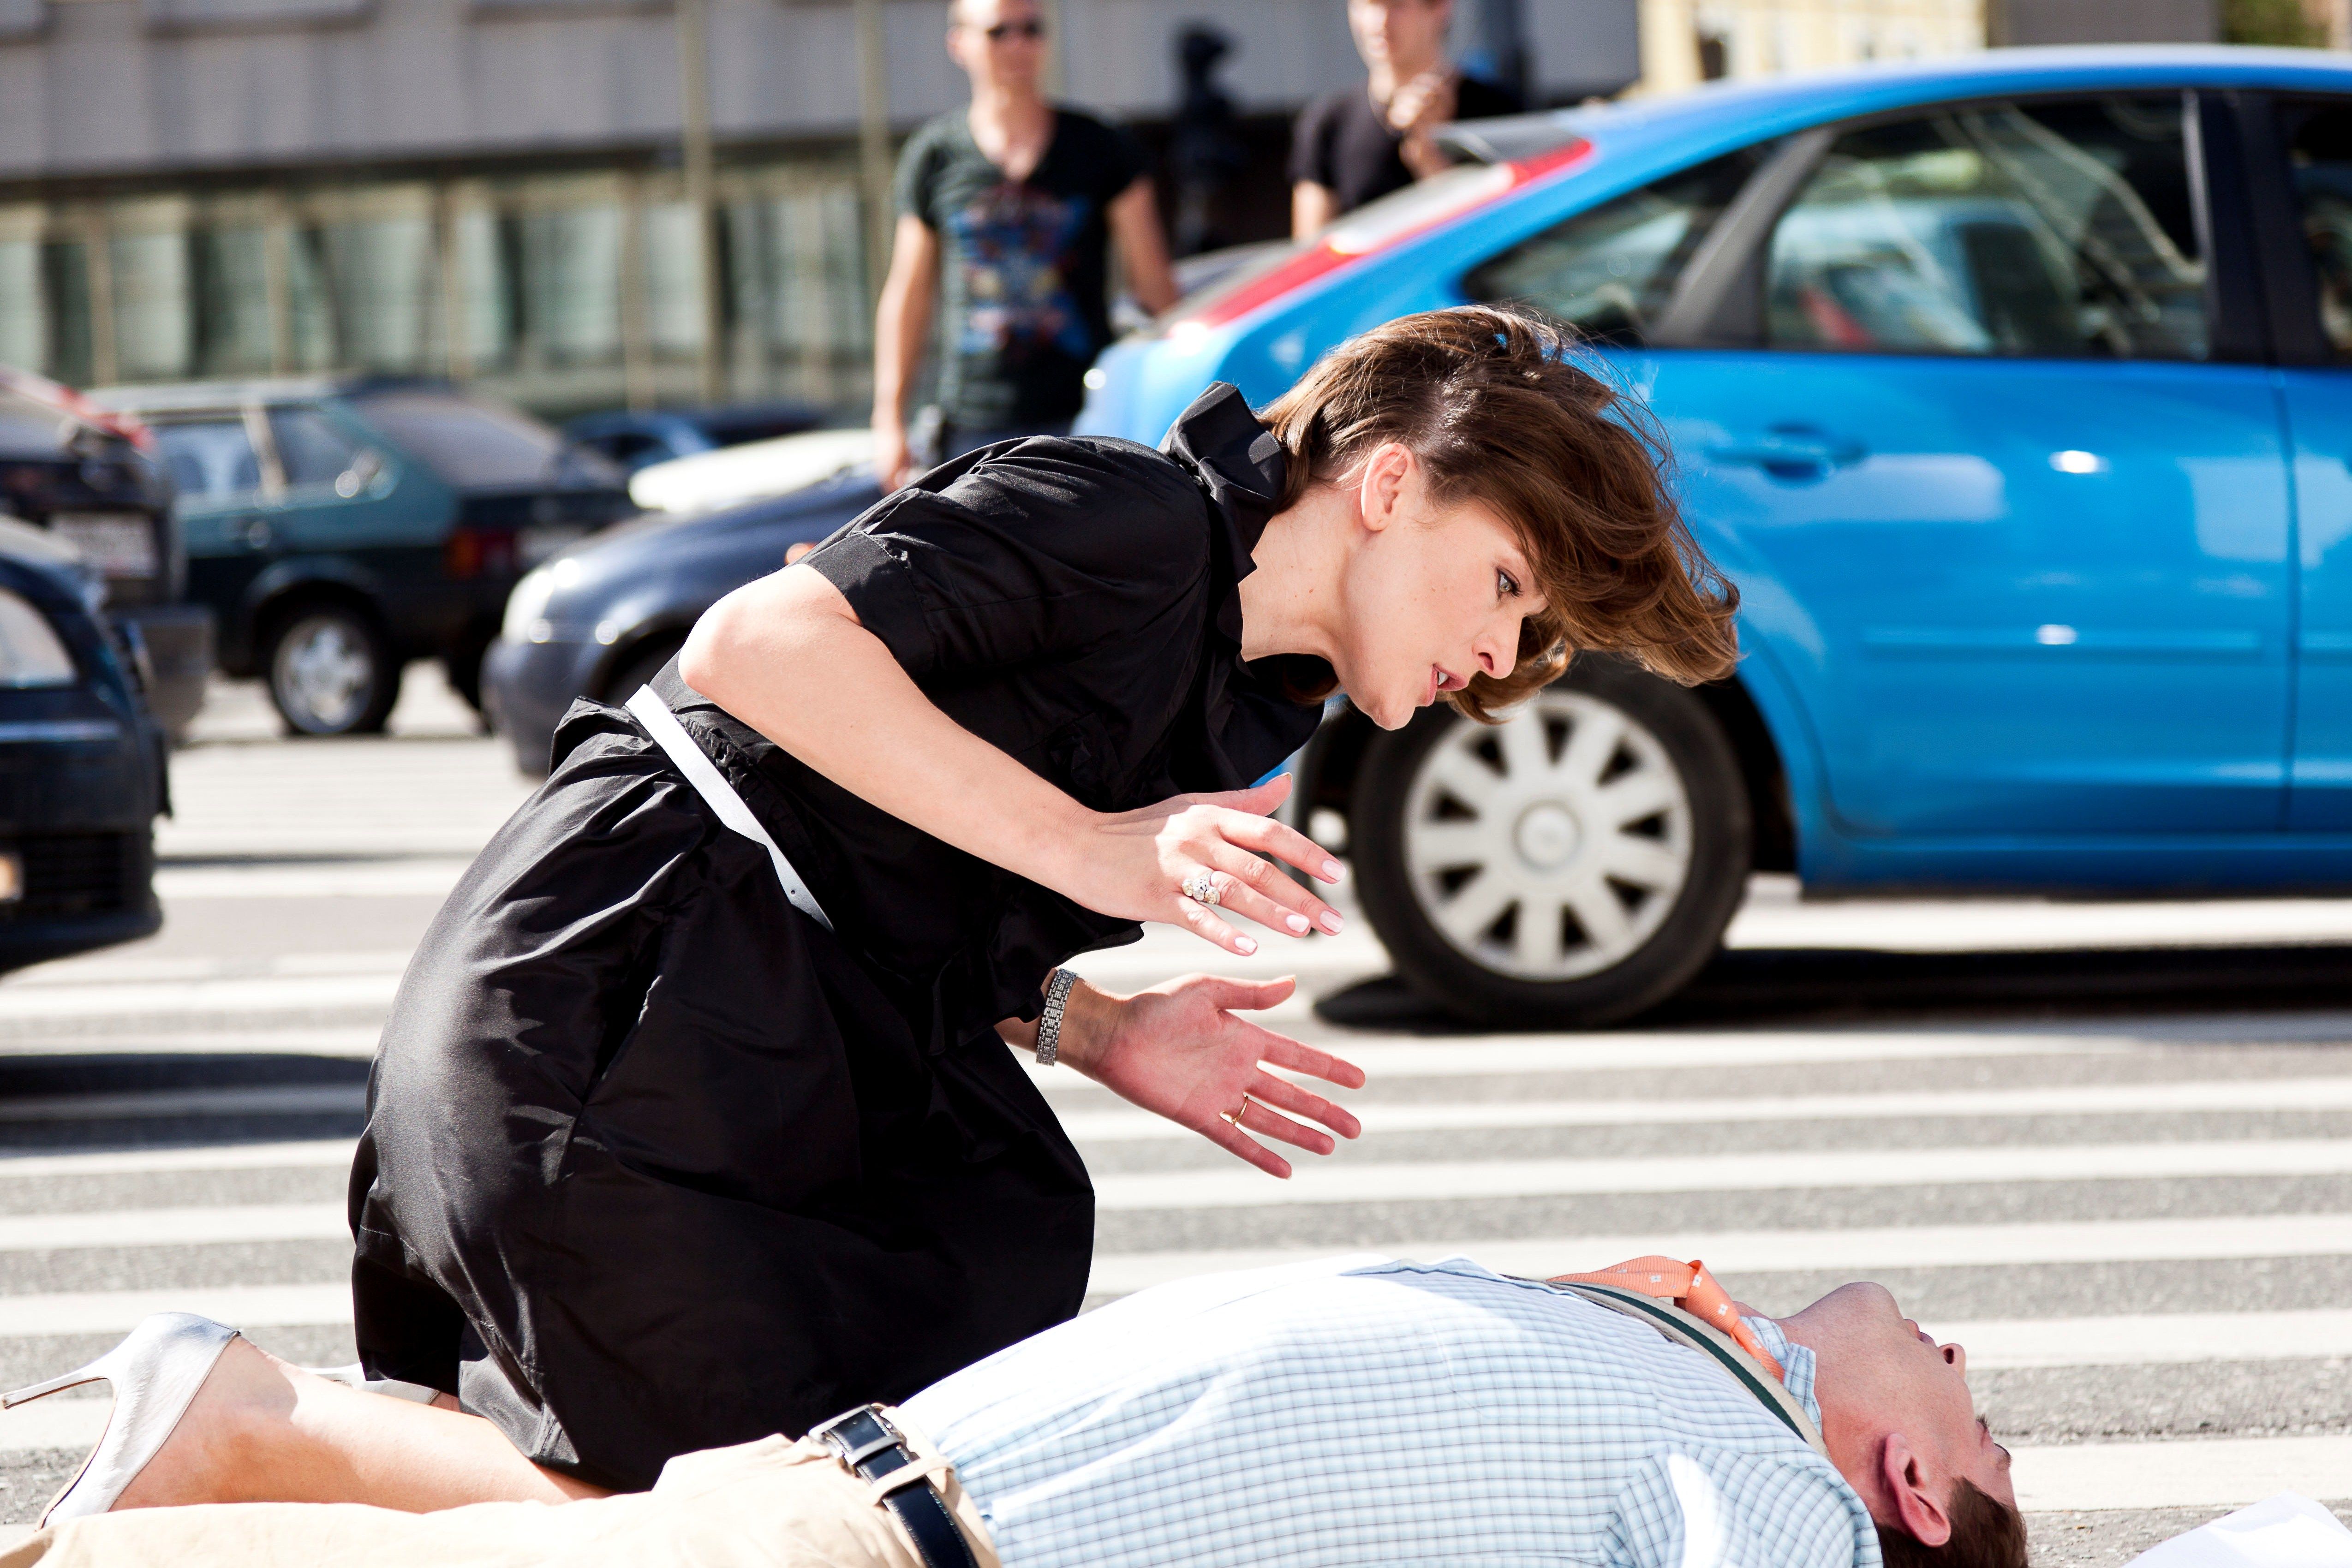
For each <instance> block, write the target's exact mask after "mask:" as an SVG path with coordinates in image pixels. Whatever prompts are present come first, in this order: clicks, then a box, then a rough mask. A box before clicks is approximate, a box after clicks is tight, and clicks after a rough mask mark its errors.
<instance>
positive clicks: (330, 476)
mask: <svg viewBox="0 0 2352 1568" xmlns="http://www.w3.org/2000/svg"><path fill="white" fill-rule="evenodd" d="M269 435H270V439H271V440H273V441H275V442H276V443H277V444H278V465H279V466H280V467H282V468H284V469H285V471H286V483H287V484H288V485H289V486H293V487H298V488H299V487H300V486H306V485H310V486H327V487H330V488H331V489H333V490H334V491H335V493H336V494H337V495H340V496H344V497H351V496H356V495H358V494H359V493H360V489H361V486H363V485H365V484H366V483H367V479H368V477H369V476H370V473H372V471H373V462H372V461H371V460H370V455H369V454H368V452H367V449H366V447H365V446H364V444H362V443H361V442H359V441H358V440H356V439H354V438H353V437H352V436H350V435H347V434H344V433H343V431H342V429H341V426H339V425H337V424H336V423H334V422H333V421H332V420H331V419H329V418H328V417H327V416H326V415H325V414H324V413H320V411H319V410H317V409H315V408H273V409H271V410H270V411H269Z"/></svg>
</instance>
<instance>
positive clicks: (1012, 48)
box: [948, 0, 1045, 93]
mask: <svg viewBox="0 0 2352 1568" xmlns="http://www.w3.org/2000/svg"><path fill="white" fill-rule="evenodd" d="M948 55H949V57H950V58H952V59H953V60H954V61H955V63H956V64H958V65H960V66H961V67H962V68H963V71H964V75H966V76H968V77H970V78H971V89H972V91H974V92H975V93H981V92H988V91H997V92H1012V93H1032V92H1034V91H1036V90H1037V77H1038V73H1039V72H1040V71H1042V70H1043V69H1044V68H1045V13H1044V12H1043V11H1042V10H1040V9H1039V8H1038V5H1037V0H950V5H949V6H948Z"/></svg>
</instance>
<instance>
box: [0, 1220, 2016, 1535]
mask: <svg viewBox="0 0 2352 1568" xmlns="http://www.w3.org/2000/svg"><path fill="white" fill-rule="evenodd" d="M1967 1370H1968V1363H1967V1358H1966V1356H1965V1355H1964V1354H1962V1352H1961V1350H1960V1347H1959V1346H1958V1345H1937V1344H1936V1343H1934V1342H1933V1341H1932V1340H1930V1339H1928V1338H1927V1336H1926V1335H1925V1334H1923V1333H1920V1332H1919V1329H1918V1325H1917V1324H1916V1323H1914V1322H1910V1321H1908V1320H1907V1319H1906V1318H1905V1317H1904V1316H1903V1315H1902V1313H1901V1312H1899V1311H1898V1310H1897V1309H1896V1307H1895V1300H1894V1298H1893V1297H1892V1296H1891V1295H1889V1294H1888V1293H1887V1292H1886V1291H1885V1290H1883V1289H1882V1288H1880V1287H1879V1286H1876V1285H1869V1284H1854V1285H1847V1286H1845V1287H1843V1288H1842V1289H1840V1290H1837V1291H1832V1292H1831V1293H1830V1294H1828V1295H1826V1296H1824V1297H1822V1299H1821V1300H1820V1301H1815V1302H1814V1303H1813V1304H1812V1305H1811V1306H1810V1307H1807V1308H1806V1309H1804V1311H1802V1312H1798V1313H1797V1314H1795V1315H1794V1316H1792V1317H1789V1318H1783V1319H1780V1320H1779V1321H1777V1322H1776V1321H1774V1320H1772V1319H1769V1318H1767V1317H1764V1316H1762V1315H1761V1314H1759V1313H1756V1312H1753V1311H1752V1310H1750V1309H1748V1308H1746V1307H1744V1306H1741V1305H1740V1304H1738V1303H1737V1302H1734V1301H1731V1300H1730V1299H1729V1298H1728V1297H1727V1296H1726V1295H1725V1294H1724V1293H1723V1291H1722V1290H1721V1288H1720V1287H1719V1286H1717V1284H1716V1283H1715V1281H1713V1280H1712V1279H1710V1278H1708V1277H1707V1275H1706V1272H1705V1270H1703V1269H1701V1268H1700V1267H1699V1266H1697V1265H1696V1264H1679V1263H1675V1262H1672V1261H1670V1260H1664V1259H1642V1260H1636V1261H1635V1262H1633V1263H1630V1264H1623V1265H1620V1266H1619V1267H1618V1268H1617V1269H1614V1270H1606V1271H1604V1272H1602V1273H1599V1274H1590V1275H1575V1276H1564V1277H1563V1278H1562V1279H1561V1280H1559V1281H1553V1282H1549V1283H1542V1282H1537V1281H1527V1280H1515V1279H1509V1278H1506V1277H1504V1276H1501V1275H1497V1274H1494V1273H1491V1272H1489V1271H1488V1270H1485V1269H1483V1268H1481V1267H1479V1266H1478V1265H1476V1264H1475V1263H1473V1262H1470V1261H1469V1260H1465V1259H1458V1258H1457V1259H1453V1260H1447V1261H1445V1262H1442V1263H1436V1264H1420V1263H1408V1262H1397V1261H1391V1260H1385V1259H1379V1258H1372V1257H1367V1256H1357V1257H1353V1258H1341V1259H1336V1260H1326V1261H1319V1262H1315V1263H1306V1264H1298V1265H1294V1266H1288V1267H1283V1268H1276V1269H1266V1270H1254V1271H1250V1272H1246V1273H1235V1274H1221V1275H1212V1276H1206V1277H1202V1278H1199V1279H1193V1280H1187V1281H1180V1282H1178V1283H1174V1284H1170V1285H1162V1286H1160V1287H1158V1288H1156V1289H1153V1290H1150V1291H1142V1292H1140V1293H1139V1294H1137V1295H1133V1296H1129V1297H1128V1298H1126V1299H1125V1300H1123V1301H1118V1302H1115V1303H1113V1304H1112V1305H1110V1306H1108V1307H1104V1308H1103V1309H1101V1310H1100V1311H1098V1312H1090V1313H1088V1314H1087V1315H1086V1316H1084V1317H1081V1318H1078V1319H1076V1320H1075V1321H1073V1322H1066V1323H1064V1324H1062V1325H1061V1326H1059V1327H1057V1328H1055V1329H1052V1330H1049V1331H1048V1332H1046V1333H1042V1334H1039V1335H1037V1336H1036V1337H1035V1338H1034V1339H1030V1340H1027V1341H1024V1343H1020V1344H1016V1345H1014V1346H1013V1347H1012V1348H1010V1349H1008V1350H1005V1351H1003V1352H1000V1353H999V1354H996V1355H993V1356H992V1357H990V1358H989V1359H987V1360H986V1361H983V1362H981V1363H980V1364H977V1365H975V1366H971V1367H969V1368H967V1369H965V1370H964V1371H962V1372H960V1373H958V1374H956V1375H953V1376H951V1377H949V1378H947V1379H945V1380H944V1381H942V1382H940V1383H938V1384H935V1385H932V1386H931V1387H929V1388H928V1389H926V1390H924V1391H923V1392H922V1393H921V1394H919V1395H917V1396H915V1397H914V1398H913V1399H912V1400H910V1401H908V1404H907V1406H905V1408H904V1410H903V1411H897V1410H885V1409H881V1408H880V1407H874V1408H872V1409H867V1410H861V1411H857V1412H853V1413H851V1415H850V1416H847V1417H845V1418H843V1420H842V1422H840V1423H838V1424H834V1425H832V1426H831V1427H830V1428H829V1430H830V1436H829V1437H827V1436H817V1437H811V1438H806V1439H803V1440H802V1441H801V1442H798V1443H793V1442H791V1441H788V1440H786V1439H785V1438H783V1437H772V1438H769V1439H766V1440H764V1441H761V1442H757V1443H750V1444H746V1445H743V1446H742V1447H740V1448H722V1449H715V1450H711V1451H709V1452H705V1453H699V1454H690V1455H687V1456H685V1457H683V1458H677V1459H674V1460H672V1461H671V1462H670V1464H669V1466H668V1468H667V1469H666V1470H665V1471H664V1472H663V1475H662V1478H661V1480H660V1482H659V1483H658V1484H657V1485H656V1488H655V1490H652V1491H651V1492H646V1493H638V1494H634V1495H621V1496H614V1497H609V1498H604V1499H600V1500H590V1501H580V1502H572V1503H566V1504H562V1505H557V1506H551V1505H548V1504H541V1503H484V1504H478V1505H476V1506H473V1507H470V1508H461V1509H453V1510H449V1511H445V1512H440V1513H432V1514H406V1513H397V1512H394V1511H388V1510H383V1509H373V1508H362V1507H357V1506H353V1505H348V1504H299V1503H297V1504H288V1503H243V1504H217V1505H211V1506H206V1507H200V1508H160V1509H146V1510H132V1511H118V1512H114V1513H110V1514H104V1515H101V1516H99V1517H96V1518H90V1519H82V1520H76V1521H70V1522H68V1523H66V1524H63V1525H60V1526H58V1527H56V1528H55V1529H52V1530H49V1531H43V1532H42V1533H41V1534H39V1535H37V1536H35V1537H33V1538H32V1539H31V1540H29V1541H27V1542H25V1543H24V1544H23V1545H22V1546H20V1547H18V1548H17V1549H16V1551H14V1552H6V1553H0V1568H28V1565H29V1564H33V1563H40V1564H42V1565H43V1568H85V1565H87V1568H128V1565H131V1564H141V1565H144V1564H149V1563H179V1564H201V1565H220V1568H226V1565H227V1564H231V1563H234V1564H237V1565H239V1568H249V1565H263V1564H287V1565H289V1568H290V1565H293V1564H300V1565H302V1568H311V1565H313V1564H333V1565H334V1568H373V1565H376V1564H384V1565H393V1564H398V1565H400V1568H410V1565H412V1564H420V1563H435V1564H441V1563H447V1564H500V1565H510V1564H514V1565H519V1564H526V1563H565V1564H572V1563H589V1564H607V1563H609V1564H615V1565H617V1564H622V1563H627V1564H630V1565H632V1568H641V1565H646V1564H678V1565H685V1564H697V1565H706V1564H730V1565H731V1564H738V1563H740V1564H752V1563H760V1564H772V1565H779V1568H922V1565H926V1564H928V1565H929V1568H999V1565H1000V1564H1003V1565H1004V1568H1118V1565H1122V1564H1135V1565H1138V1568H1141V1565H1145V1564H1150V1565H1151V1568H1165V1565H1168V1564H1192V1563H1200V1564H1207V1563H1233V1564H1256V1563H1265V1564H1277V1563H1279V1564H1284V1565H1286V1568H1289V1565H1315V1564H1333V1565H1338V1564H1369V1563H1417V1564H1426V1563H1471V1562H1476V1563H1536V1562H1551V1563H1610V1564H1628V1565H1643V1568H1646V1565H1655V1568H1670V1565H1683V1564H1739V1565H1741V1568H1810V1565H1816V1564H1817V1565H1820V1568H1847V1565H1854V1568H1872V1565H1874V1564H1877V1563H1881V1562H1884V1563H1885V1564H1886V1565H1887V1568H1907V1565H1909V1564H1949V1565H1951V1568H1963V1565H1966V1568H2024V1564H2025V1560H2026V1557H2025V1530H2024V1524H2023V1521H2022V1520H2021V1517H2020V1516H2019V1514H2018V1512H2017V1510H2016V1505H2015V1495H2014V1492H2013V1491H2012V1490H2011V1485H2010V1479H2009V1455H2008V1453H2007V1451H2006V1450H2004V1449H2002V1448H2000V1446H1999V1445H1997V1444H1995V1443H1994V1442H1993V1440H1992V1438H1991V1437H1990V1433H1989V1432H1988V1431H1987V1430H1986V1428H1985V1427H1984V1426H1983V1425H1982V1424H1981V1423H1980V1422H1979V1420H1978V1418H1977V1416H1976V1412H1975V1409H1974V1406H1973V1404H1972V1402H1971V1400H1970V1397H1969V1388H1968V1383H1967ZM287 1373H288V1375H289V1379H292V1380H294V1387H295V1393H296V1395H297V1397H296V1399H295V1400H294V1402H293V1403H294V1405H295V1406H297V1407H298V1408H299V1406H300V1405H301V1404H302V1403H303V1402H305V1401H310V1402H312V1403H313V1404H314V1405H315V1404H316V1403H317V1402H319V1401H322V1400H323V1401H337V1400H345V1401H347V1400H353V1399H357V1400H367V1399H374V1398H378V1397H380V1396H375V1395H371V1394H366V1393H362V1392H360V1391H358V1390H356V1389H350V1388H344V1387H342V1386H341V1385H335V1384H331V1383H327V1382H325V1381H324V1380H320V1379H316V1378H311V1377H310V1376H309V1375H306V1374H300V1373H298V1372H296V1371H294V1369H291V1368H289V1369H287ZM314 1384H315V1385H317V1386H316V1387H312V1386H310V1385H314ZM678 1396H679V1397H680V1398H692V1397H693V1391H692V1390H691V1389H681V1390H679V1391H678ZM827 1431H828V1428H820V1429H819V1432H820V1434H821V1435H822V1434H825V1433H826V1432H827ZM902 1437H903V1440H901V1439H902ZM853 1463H854V1464H855V1465H856V1467H857V1473H856V1474H853V1473H852V1470H851V1468H850V1466H851V1465H852V1464H853ZM245 1495H253V1494H252V1492H250V1491H247V1493H245ZM263 1495H267V1494H266V1492H265V1493H264V1494H263ZM967 1553H968V1555H967Z"/></svg>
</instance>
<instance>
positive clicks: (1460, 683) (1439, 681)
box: [1421, 664, 1470, 707]
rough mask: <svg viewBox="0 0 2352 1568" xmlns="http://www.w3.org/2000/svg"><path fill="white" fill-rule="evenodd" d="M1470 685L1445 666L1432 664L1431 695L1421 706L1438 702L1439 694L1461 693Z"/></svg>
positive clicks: (1430, 676) (1430, 677) (1422, 701)
mask: <svg viewBox="0 0 2352 1568" xmlns="http://www.w3.org/2000/svg"><path fill="white" fill-rule="evenodd" d="M1469 684H1470V683H1469V682H1467V681H1465V680H1463V679H1461V678H1460V677H1458V676H1457V675H1455V674H1454V672H1453V671H1451V670H1448V669H1447V668H1445V667H1444V665H1443V664H1432V665H1430V666H1429V695H1427V696H1425V697H1423V698H1422V699H1421V706H1423V707H1427V706H1429V705H1430V704H1432V703H1433V702H1435V701H1436V700H1437V694H1438V693H1440V692H1456V691H1460V690H1461V689H1462V688H1463V687H1464V686H1466V685H1469Z"/></svg>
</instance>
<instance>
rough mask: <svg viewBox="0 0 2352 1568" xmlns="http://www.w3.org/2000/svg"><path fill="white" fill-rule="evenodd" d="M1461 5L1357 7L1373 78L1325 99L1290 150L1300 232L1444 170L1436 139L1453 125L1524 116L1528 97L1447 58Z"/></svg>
mask: <svg viewBox="0 0 2352 1568" xmlns="http://www.w3.org/2000/svg"><path fill="white" fill-rule="evenodd" d="M1453 20H1454V5H1453V0H1348V31H1349V32H1350V33H1352V34H1354V35H1355V38H1356V53H1358V54H1359V55H1361V56H1362V57H1363V58H1364V65H1365V67H1366V68H1368V69H1369V70H1370V72H1371V78H1370V80H1369V81H1368V82H1366V83H1365V84H1364V85H1363V86H1362V87H1351V88H1342V89H1339V91H1338V92H1335V93H1331V94H1328V95H1327V96H1326V97H1323V98H1319V99H1316V100H1315V101H1314V102H1313V103H1311V104H1309V105H1308V106H1307V112H1306V113H1304V114H1302V115H1300V116H1299V117H1298V125H1297V129H1296V130H1295V131H1293V132H1292V134H1291V140H1290V232H1291V234H1292V235H1295V236H1296V237H1297V238H1299V239H1306V238H1307V237H1308V236H1309V235H1313V234H1314V233H1315V232H1316V231H1317V230H1318V229H1320V228H1322V227H1323V226H1324V225H1326V224H1328V223H1329V222H1330V221H1331V220H1332V219H1333V218H1336V217H1338V216H1339V214H1341V213H1348V212H1353V211H1355V209H1357V208H1358V207H1360V206H1362V205H1363V204H1365V203H1366V202H1369V201H1371V200H1373V199H1374V198H1376V197H1379V196H1385V195H1387V194H1388V193H1390V192H1391V191H1401V190H1402V189H1404V187H1406V186H1407V185H1410V184H1412V183H1413V182H1414V181H1415V180H1426V179H1428V178H1429V177H1430V176H1431V175H1432V174H1434V173H1436V172H1438V171H1439V170H1441V169H1443V168H1444V167H1445V166H1446V163H1447V162H1448V161H1447V159H1446V156H1445V154H1444V152H1441V151H1439V150H1438V147H1437V145H1436V143H1435V142H1433V141H1431V140H1430V132H1431V131H1434V130H1436V129H1437V128H1438V127H1439V126H1441V125H1444V123H1445V122H1446V121H1448V120H1484V119H1486V118H1488V117H1489V116H1492V115H1497V114H1517V113H1518V112H1519V110H1520V108H1521V105H1520V102H1519V99H1518V97H1517V94H1515V93H1511V92H1508V91H1506V90H1505V89H1502V88H1499V87H1496V86H1494V85H1493V84H1491V83H1488V82H1483V81H1480V80H1479V79H1478V78H1476V77H1469V76H1464V75H1463V74H1462V73H1461V71H1459V70H1458V69H1456V68H1454V62H1453V61H1452V60H1450V59H1448V58H1447V57H1446V54H1445V29H1446V27H1447V26H1449V25H1451V24H1452V22H1453Z"/></svg>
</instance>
